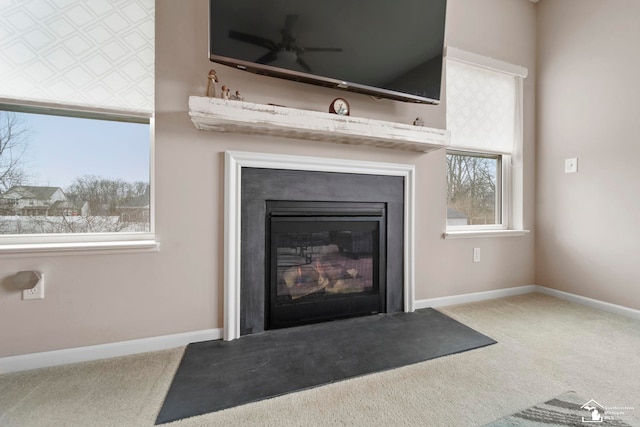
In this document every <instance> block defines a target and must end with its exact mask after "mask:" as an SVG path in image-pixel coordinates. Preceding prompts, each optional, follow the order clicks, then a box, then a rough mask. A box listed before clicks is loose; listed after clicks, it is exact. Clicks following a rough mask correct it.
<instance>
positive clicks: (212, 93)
mask: <svg viewBox="0 0 640 427" xmlns="http://www.w3.org/2000/svg"><path fill="white" fill-rule="evenodd" d="M207 78H208V79H209V81H208V83H207V96H208V97H209V98H215V97H216V83H218V75H217V74H216V70H211V71H209V75H208V76H207Z"/></svg>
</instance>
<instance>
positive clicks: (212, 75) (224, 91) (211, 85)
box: [206, 70, 244, 101]
mask: <svg viewBox="0 0 640 427" xmlns="http://www.w3.org/2000/svg"><path fill="white" fill-rule="evenodd" d="M207 78H208V83H207V92H206V96H208V97H209V98H217V93H216V83H219V82H220V80H219V79H218V74H217V73H216V70H210V71H209V74H208V75H207ZM220 98H222V99H232V100H234V101H244V98H243V97H242V96H241V95H240V91H239V90H236V93H235V94H234V95H232V94H231V90H230V89H229V88H228V87H227V85H222V87H221V88H220Z"/></svg>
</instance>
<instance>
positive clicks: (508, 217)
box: [443, 46, 529, 239]
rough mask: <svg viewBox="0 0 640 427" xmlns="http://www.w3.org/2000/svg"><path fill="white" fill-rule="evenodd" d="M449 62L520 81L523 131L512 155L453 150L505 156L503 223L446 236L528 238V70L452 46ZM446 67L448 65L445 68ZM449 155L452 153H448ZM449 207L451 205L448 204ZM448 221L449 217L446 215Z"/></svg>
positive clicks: (449, 232)
mask: <svg viewBox="0 0 640 427" xmlns="http://www.w3.org/2000/svg"><path fill="white" fill-rule="evenodd" d="M448 60H455V61H459V62H462V63H466V64H469V65H473V66H476V67H481V68H485V69H488V70H492V71H499V72H501V73H506V74H510V75H513V76H514V77H516V100H517V105H516V109H517V114H516V120H519V121H520V122H519V123H516V125H517V128H518V129H519V131H518V132H516V133H517V135H516V136H515V141H514V147H513V151H512V153H511V154H505V153H500V152H490V151H488V150H475V149H464V148H462V147H456V148H453V147H452V148H451V150H450V151H451V152H455V153H464V152H467V153H468V154H470V155H473V154H478V155H487V154H488V155H496V154H497V155H500V156H501V169H502V170H501V183H500V186H501V192H500V193H501V194H500V198H501V209H500V210H501V221H500V224H495V225H494V224H492V225H466V226H448V225H447V226H446V231H445V232H444V233H443V237H444V238H445V239H456V238H475V237H511V236H524V235H526V234H527V233H529V230H525V229H524V223H523V204H524V193H523V192H524V188H523V167H522V153H523V134H522V124H523V114H522V111H523V92H524V85H523V79H524V78H525V77H526V76H527V74H528V70H527V69H526V68H524V67H520V66H517V65H513V64H509V63H507V62H503V61H500V60H497V59H494V58H489V57H486V56H482V55H478V54H475V53H471V52H466V51H464V50H461V49H457V48H454V47H451V46H448V47H447V48H446V58H445V64H446V62H447V61H448ZM445 66H446V65H445ZM445 105H446V103H445ZM448 152H449V151H448ZM447 205H448V203H447ZM445 219H446V213H445Z"/></svg>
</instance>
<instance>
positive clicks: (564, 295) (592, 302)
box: [536, 286, 640, 320]
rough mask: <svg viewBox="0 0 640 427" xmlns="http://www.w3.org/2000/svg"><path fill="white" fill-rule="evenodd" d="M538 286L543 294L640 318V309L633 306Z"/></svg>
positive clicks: (538, 290)
mask: <svg viewBox="0 0 640 427" xmlns="http://www.w3.org/2000/svg"><path fill="white" fill-rule="evenodd" d="M536 287H537V288H538V289H537V292H540V293H541V294H545V295H550V296H552V297H556V298H560V299H564V300H567V301H571V302H575V303H578V304H581V305H586V306H587V307H591V308H597V309H598V310H602V311H606V312H609V313H613V314H618V315H620V316H624V317H630V318H632V319H636V320H640V310H635V309H633V308H629V307H624V306H622V305H617V304H611V303H609V302H604V301H600V300H597V299H593V298H587V297H583V296H580V295H576V294H570V293H568V292H563V291H559V290H557V289H551V288H546V287H544V286H536Z"/></svg>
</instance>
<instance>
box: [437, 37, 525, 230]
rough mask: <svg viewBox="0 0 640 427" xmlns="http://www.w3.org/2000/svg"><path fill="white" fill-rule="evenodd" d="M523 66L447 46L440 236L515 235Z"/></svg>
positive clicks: (519, 187)
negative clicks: (444, 198)
mask: <svg viewBox="0 0 640 427" xmlns="http://www.w3.org/2000/svg"><path fill="white" fill-rule="evenodd" d="M526 75H527V70H526V69H525V68H522V67H519V66H515V65H512V64H508V63H505V62H502V61H498V60H495V59H492V58H487V57H484V56H480V55H476V54H473V53H470V52H465V51H462V50H460V49H456V48H452V47H448V48H447V58H446V107H447V111H446V115H447V129H448V130H449V131H450V132H451V144H450V148H449V149H448V150H447V157H446V161H447V230H446V232H445V238H455V237H477V236H484V235H519V234H523V233H524V232H526V231H525V230H523V224H522V200H523V197H522V196H523V195H522V191H523V187H522V144H523V137H522V92H523V79H524V78H525V77H526Z"/></svg>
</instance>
